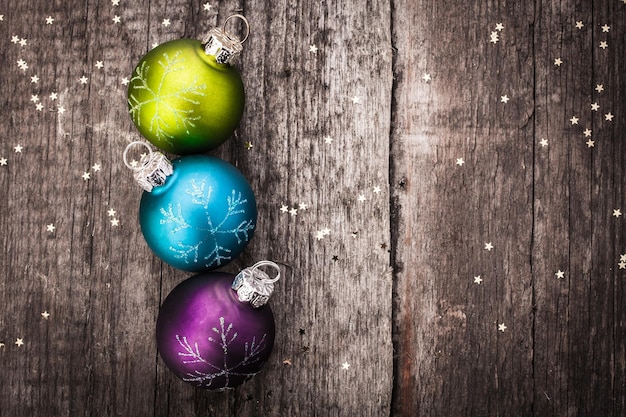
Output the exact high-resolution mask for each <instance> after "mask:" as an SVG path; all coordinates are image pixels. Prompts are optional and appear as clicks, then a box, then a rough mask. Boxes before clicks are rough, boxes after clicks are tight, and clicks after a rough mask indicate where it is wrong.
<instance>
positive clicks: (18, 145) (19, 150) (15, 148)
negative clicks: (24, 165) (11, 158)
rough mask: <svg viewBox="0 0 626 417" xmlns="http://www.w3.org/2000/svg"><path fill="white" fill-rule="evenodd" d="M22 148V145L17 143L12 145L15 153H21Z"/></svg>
mask: <svg viewBox="0 0 626 417" xmlns="http://www.w3.org/2000/svg"><path fill="white" fill-rule="evenodd" d="M22 149H24V147H23V146H22V145H20V144H19V143H18V144H17V145H15V146H14V147H13V150H14V151H15V153H22Z"/></svg>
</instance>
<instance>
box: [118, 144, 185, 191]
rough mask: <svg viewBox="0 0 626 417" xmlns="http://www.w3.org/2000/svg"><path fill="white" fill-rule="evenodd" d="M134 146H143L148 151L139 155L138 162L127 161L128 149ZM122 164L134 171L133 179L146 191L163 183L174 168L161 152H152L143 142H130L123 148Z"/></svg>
mask: <svg viewBox="0 0 626 417" xmlns="http://www.w3.org/2000/svg"><path fill="white" fill-rule="evenodd" d="M134 146H144V147H146V148H147V149H148V153H147V154H146V153H144V154H142V155H141V159H140V160H139V163H137V161H132V162H128V151H129V150H130V149H131V148H133V147H134ZM124 164H126V166H127V167H128V168H130V169H132V170H133V171H134V173H133V176H134V177H135V181H137V183H138V184H139V185H140V186H141V188H143V189H144V190H146V191H147V192H151V191H152V189H153V188H154V187H158V186H161V185H163V184H165V180H166V178H167V177H169V176H170V175H172V173H173V172H174V169H173V167H172V163H171V162H170V161H169V159H167V157H166V156H165V155H163V154H162V153H161V152H153V151H152V149H151V148H150V147H149V146H148V145H146V144H145V143H144V142H132V143H130V144H128V146H127V147H126V149H125V150H124Z"/></svg>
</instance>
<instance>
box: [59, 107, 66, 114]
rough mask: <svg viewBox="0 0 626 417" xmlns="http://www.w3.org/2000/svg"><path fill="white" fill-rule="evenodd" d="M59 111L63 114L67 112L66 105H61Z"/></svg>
mask: <svg viewBox="0 0 626 417" xmlns="http://www.w3.org/2000/svg"><path fill="white" fill-rule="evenodd" d="M57 111H58V112H59V114H63V113H65V107H64V106H59V108H58V109H57Z"/></svg>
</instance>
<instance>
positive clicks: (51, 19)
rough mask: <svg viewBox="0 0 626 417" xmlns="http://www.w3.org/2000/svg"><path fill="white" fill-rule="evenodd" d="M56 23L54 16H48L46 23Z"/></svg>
mask: <svg viewBox="0 0 626 417" xmlns="http://www.w3.org/2000/svg"><path fill="white" fill-rule="evenodd" d="M53 23H54V18H53V17H52V16H48V17H46V25H51V24H53Z"/></svg>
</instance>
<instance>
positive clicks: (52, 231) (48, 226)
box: [46, 223, 56, 233]
mask: <svg viewBox="0 0 626 417" xmlns="http://www.w3.org/2000/svg"><path fill="white" fill-rule="evenodd" d="M55 229H56V227H55V226H54V223H50V224H48V225H46V231H47V232H49V233H54V230H55Z"/></svg>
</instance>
